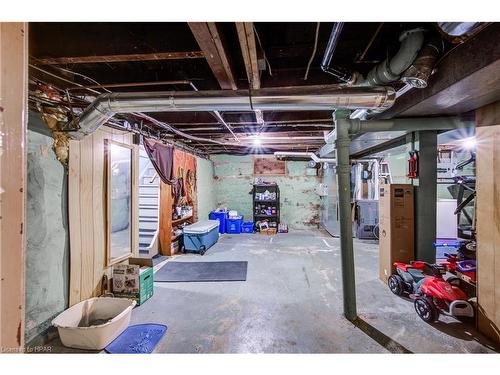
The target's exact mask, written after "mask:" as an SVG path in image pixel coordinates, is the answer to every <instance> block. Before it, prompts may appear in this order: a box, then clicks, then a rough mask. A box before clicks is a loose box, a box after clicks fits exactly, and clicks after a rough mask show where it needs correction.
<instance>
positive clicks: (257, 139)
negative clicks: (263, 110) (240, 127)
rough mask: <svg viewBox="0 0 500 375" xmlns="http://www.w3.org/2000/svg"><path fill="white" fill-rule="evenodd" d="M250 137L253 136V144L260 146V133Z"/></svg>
mask: <svg viewBox="0 0 500 375" xmlns="http://www.w3.org/2000/svg"><path fill="white" fill-rule="evenodd" d="M252 138H253V144H254V146H260V145H261V144H262V140H261V138H260V134H256V135H254V136H253V137H252Z"/></svg>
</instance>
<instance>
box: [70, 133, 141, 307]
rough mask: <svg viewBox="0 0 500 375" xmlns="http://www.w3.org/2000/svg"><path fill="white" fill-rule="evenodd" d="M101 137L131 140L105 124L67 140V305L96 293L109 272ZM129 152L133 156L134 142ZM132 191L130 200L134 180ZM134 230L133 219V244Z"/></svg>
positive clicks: (135, 148) (133, 192)
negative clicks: (68, 300) (131, 151)
mask: <svg viewBox="0 0 500 375" xmlns="http://www.w3.org/2000/svg"><path fill="white" fill-rule="evenodd" d="M105 139H111V140H115V141H117V142H120V143H125V144H132V137H131V136H130V135H128V134H125V132H122V131H120V130H114V129H110V128H105V127H102V128H100V129H98V130H97V131H96V132H95V133H93V134H92V135H90V136H87V137H86V138H84V139H83V140H81V141H71V142H70V160H69V181H68V186H69V189H68V194H69V197H68V203H69V227H70V257H71V260H70V305H74V304H75V303H78V302H80V301H82V300H85V299H87V298H90V297H93V296H98V295H100V294H101V292H102V288H101V280H102V277H103V275H107V276H108V277H110V276H111V267H108V266H107V265H106V194H105V192H106V179H105V177H106V174H105V173H106V167H105V160H104V140H105ZM133 155H134V158H137V156H138V153H137V146H134V150H133ZM134 164H135V165H137V160H136V161H135V162H134ZM135 173H136V171H135ZM132 194H133V197H132V200H133V201H134V202H137V194H138V193H137V185H136V184H133V185H132ZM137 212H138V210H134V211H133V220H137ZM134 213H135V214H134ZM137 231H138V229H137V223H134V222H133V223H132V233H133V243H134V244H136V243H137ZM134 248H135V246H134Z"/></svg>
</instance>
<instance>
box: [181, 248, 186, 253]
mask: <svg viewBox="0 0 500 375" xmlns="http://www.w3.org/2000/svg"><path fill="white" fill-rule="evenodd" d="M180 250H181V253H182V254H186V249H185V248H184V246H181V248H180Z"/></svg>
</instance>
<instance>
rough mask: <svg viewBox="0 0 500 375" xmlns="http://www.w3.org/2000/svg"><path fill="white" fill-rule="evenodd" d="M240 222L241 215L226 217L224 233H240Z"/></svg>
mask: <svg viewBox="0 0 500 375" xmlns="http://www.w3.org/2000/svg"><path fill="white" fill-rule="evenodd" d="M241 224H243V216H238V217H228V218H227V219H226V233H229V234H240V233H241Z"/></svg>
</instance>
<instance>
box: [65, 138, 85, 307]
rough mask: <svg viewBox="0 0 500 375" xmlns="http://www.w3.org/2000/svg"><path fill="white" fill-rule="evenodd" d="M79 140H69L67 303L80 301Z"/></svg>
mask: <svg viewBox="0 0 500 375" xmlns="http://www.w3.org/2000/svg"><path fill="white" fill-rule="evenodd" d="M79 176H80V142H78V141H73V140H70V141H69V168H68V217H69V243H70V244H69V248H70V267H69V269H70V277H69V282H70V285H69V305H70V306H73V305H74V304H76V303H78V302H80V301H81V300H82V298H81V289H80V288H81V278H82V276H81V275H82V266H81V262H82V243H81V236H82V235H81V221H82V220H81V213H80V177H79Z"/></svg>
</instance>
